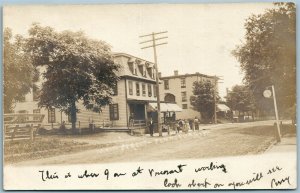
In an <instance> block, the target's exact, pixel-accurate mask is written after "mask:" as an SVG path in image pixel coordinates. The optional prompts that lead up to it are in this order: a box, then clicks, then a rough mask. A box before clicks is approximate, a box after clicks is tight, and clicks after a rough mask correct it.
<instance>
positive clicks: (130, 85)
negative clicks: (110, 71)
mask: <svg viewBox="0 0 300 193" xmlns="http://www.w3.org/2000/svg"><path fill="white" fill-rule="evenodd" d="M128 89H129V95H133V83H132V81H128Z"/></svg>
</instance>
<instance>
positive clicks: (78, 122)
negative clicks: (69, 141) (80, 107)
mask: <svg viewBox="0 0 300 193" xmlns="http://www.w3.org/2000/svg"><path fill="white" fill-rule="evenodd" d="M78 127H79V134H80V135H81V128H80V121H78Z"/></svg>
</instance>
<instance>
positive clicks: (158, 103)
mask: <svg viewBox="0 0 300 193" xmlns="http://www.w3.org/2000/svg"><path fill="white" fill-rule="evenodd" d="M166 33H168V31H163V32H157V33H154V32H152V33H151V34H146V35H141V36H140V38H144V37H151V39H150V40H145V41H142V42H140V43H139V44H145V43H152V44H150V45H147V46H145V47H142V48H141V49H147V48H153V53H154V66H155V70H156V93H157V94H156V95H157V96H156V97H157V127H158V132H159V136H162V128H161V120H160V95H159V79H158V78H159V77H158V67H157V54H156V47H157V46H161V45H165V44H168V42H162V43H156V42H157V41H159V40H162V39H167V38H168V37H167V36H164V37H157V35H160V34H166Z"/></svg>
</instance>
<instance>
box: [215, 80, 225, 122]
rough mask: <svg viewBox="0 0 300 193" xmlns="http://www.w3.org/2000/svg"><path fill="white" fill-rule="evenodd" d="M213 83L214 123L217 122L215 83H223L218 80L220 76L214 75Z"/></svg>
mask: <svg viewBox="0 0 300 193" xmlns="http://www.w3.org/2000/svg"><path fill="white" fill-rule="evenodd" d="M214 79H215V84H214V123H215V124H217V122H218V121H217V83H223V82H218V81H219V80H222V79H220V76H216V75H215V76H214Z"/></svg>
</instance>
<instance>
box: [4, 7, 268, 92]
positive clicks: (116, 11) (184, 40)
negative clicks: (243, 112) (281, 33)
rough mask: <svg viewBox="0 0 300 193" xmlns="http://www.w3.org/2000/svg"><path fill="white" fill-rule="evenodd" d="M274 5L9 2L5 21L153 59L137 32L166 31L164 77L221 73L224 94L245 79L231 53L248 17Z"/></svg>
mask: <svg viewBox="0 0 300 193" xmlns="http://www.w3.org/2000/svg"><path fill="white" fill-rule="evenodd" d="M272 7H273V4H271V3H250V4H249V3H247V4H246V3H231V4H148V5H141V4H139V5H137V4H136V5H72V6H71V5H47V6H37V5H35V6H32V5H31V6H30V5H24V6H7V7H4V11H3V26H4V27H9V28H11V29H12V31H13V33H14V34H21V35H23V36H27V35H28V34H27V32H28V29H29V28H30V26H31V24H32V23H33V22H38V23H40V24H41V25H43V26H51V27H53V28H54V29H55V30H57V31H62V30H72V31H79V30H81V31H84V32H85V34H86V35H87V36H88V37H90V38H93V39H98V40H103V41H105V42H107V43H108V44H110V45H111V46H112V51H113V52H122V53H127V54H130V55H134V56H137V57H140V58H143V59H145V60H148V61H151V62H153V61H154V56H153V49H151V48H149V49H141V47H143V46H142V45H141V44H139V42H142V41H146V40H149V38H140V37H139V36H141V35H144V34H149V33H152V32H162V31H168V33H167V34H166V35H162V36H161V35H159V36H158V37H163V36H167V37H168V38H167V39H166V41H167V42H168V44H166V45H162V46H159V47H158V48H157V54H158V55H157V56H158V69H159V71H160V72H161V73H162V76H170V75H173V73H174V70H178V71H179V74H187V73H189V74H191V73H195V72H199V73H202V74H207V75H212V76H213V75H217V76H221V77H222V79H223V80H222V81H221V82H222V83H219V93H220V96H222V97H223V96H225V95H226V88H229V89H230V88H231V87H232V86H234V85H236V84H242V79H243V74H242V71H241V70H240V67H239V65H240V64H239V62H238V61H237V60H236V58H234V57H233V56H232V54H231V52H232V50H233V49H234V48H235V47H236V46H237V45H240V44H242V42H244V35H245V29H244V23H245V21H246V19H247V18H248V17H249V16H251V15H252V14H261V13H263V12H264V11H265V10H266V9H268V8H272ZM162 42H165V40H161V41H159V42H158V43H162ZM143 45H144V44H143ZM146 45H148V44H145V46H146Z"/></svg>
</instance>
